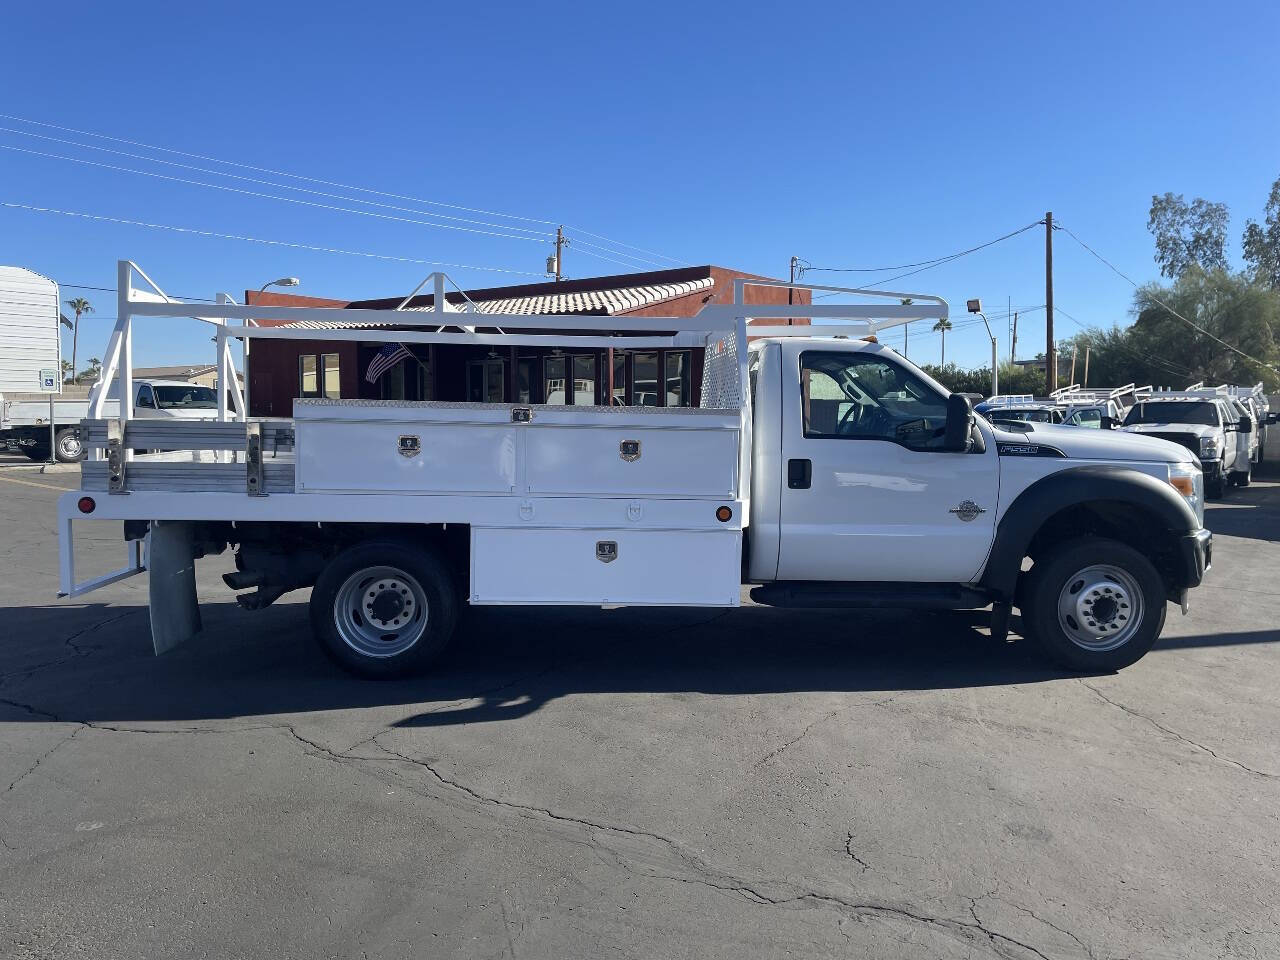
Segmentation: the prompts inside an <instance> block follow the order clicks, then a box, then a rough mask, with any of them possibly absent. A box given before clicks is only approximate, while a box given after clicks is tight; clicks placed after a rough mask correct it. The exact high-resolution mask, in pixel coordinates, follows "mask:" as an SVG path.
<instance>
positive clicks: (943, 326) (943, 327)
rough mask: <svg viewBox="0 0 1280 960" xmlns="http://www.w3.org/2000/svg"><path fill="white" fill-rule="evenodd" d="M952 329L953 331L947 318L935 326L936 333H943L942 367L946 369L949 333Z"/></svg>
mask: <svg viewBox="0 0 1280 960" xmlns="http://www.w3.org/2000/svg"><path fill="white" fill-rule="evenodd" d="M950 329H951V321H950V320H948V319H947V318H946V317H943V318H942V319H941V320H939V321H938V322H937V323H935V324H934V325H933V332H934V333H938V332H941V333H942V366H943V367H944V368H945V367H946V365H947V331H948V330H950Z"/></svg>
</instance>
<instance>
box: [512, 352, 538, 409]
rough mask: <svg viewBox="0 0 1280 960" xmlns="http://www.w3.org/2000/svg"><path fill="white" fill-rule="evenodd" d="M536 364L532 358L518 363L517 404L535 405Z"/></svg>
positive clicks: (522, 359) (524, 358) (521, 359)
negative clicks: (534, 380) (534, 382)
mask: <svg viewBox="0 0 1280 960" xmlns="http://www.w3.org/2000/svg"><path fill="white" fill-rule="evenodd" d="M534 363H535V361H534V359H533V358H532V357H521V358H520V359H519V360H518V361H516V403H533V378H534V372H533V369H534Z"/></svg>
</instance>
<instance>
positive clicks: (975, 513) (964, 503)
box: [947, 500, 987, 523]
mask: <svg viewBox="0 0 1280 960" xmlns="http://www.w3.org/2000/svg"><path fill="white" fill-rule="evenodd" d="M947 512H948V513H954V514H955V515H956V516H957V517H959V518H960V519H961V520H963V521H964V522H965V523H968V522H969V521H970V520H976V519H978V517H979V516H981V515H982V514H984V513H986V512H987V511H986V510H984V509H983V508H982V507H980V506H978V505H977V504H976V503H974V502H973V501H972V500H961V501H960V506H958V507H952V508H951V509H950V510H948V511H947Z"/></svg>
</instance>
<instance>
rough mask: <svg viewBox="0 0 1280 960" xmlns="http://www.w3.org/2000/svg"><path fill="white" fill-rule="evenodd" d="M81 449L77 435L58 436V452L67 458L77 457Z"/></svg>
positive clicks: (74, 458)
mask: <svg viewBox="0 0 1280 960" xmlns="http://www.w3.org/2000/svg"><path fill="white" fill-rule="evenodd" d="M82 450H83V448H82V447H81V446H80V438H79V437H76V436H66V437H59V438H58V452H59V453H61V454H62V455H63V456H64V457H66V458H67V459H68V460H77V459H79V457H80V454H81V452H82Z"/></svg>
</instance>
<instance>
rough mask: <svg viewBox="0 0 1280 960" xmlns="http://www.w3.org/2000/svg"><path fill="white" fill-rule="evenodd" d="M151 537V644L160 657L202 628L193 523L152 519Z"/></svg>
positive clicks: (148, 565)
mask: <svg viewBox="0 0 1280 960" xmlns="http://www.w3.org/2000/svg"><path fill="white" fill-rule="evenodd" d="M148 539H149V543H148V549H147V569H148V571H149V572H150V580H151V585H150V586H151V597H150V603H151V644H152V646H153V647H154V648H155V651H156V655H157V656H159V655H160V654H162V653H165V652H167V651H169V650H172V649H173V648H174V647H176V646H178V645H179V644H183V643H186V642H187V641H188V640H190V639H191V638H192V637H194V636H195V635H196V634H197V633H199V632H200V630H201V624H200V604H199V602H198V601H197V600H196V561H195V551H194V549H193V546H192V524H191V523H190V522H187V521H177V520H173V521H169V520H153V521H152V522H151V533H150V535H149V538H148Z"/></svg>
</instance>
